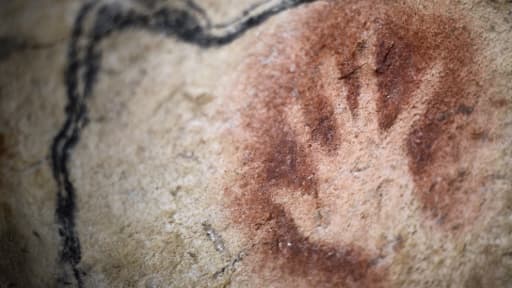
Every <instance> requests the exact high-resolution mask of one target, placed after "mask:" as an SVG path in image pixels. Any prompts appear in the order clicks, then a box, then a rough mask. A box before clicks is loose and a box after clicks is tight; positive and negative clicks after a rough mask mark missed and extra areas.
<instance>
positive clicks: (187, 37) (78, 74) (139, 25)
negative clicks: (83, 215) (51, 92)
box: [50, 0, 316, 287]
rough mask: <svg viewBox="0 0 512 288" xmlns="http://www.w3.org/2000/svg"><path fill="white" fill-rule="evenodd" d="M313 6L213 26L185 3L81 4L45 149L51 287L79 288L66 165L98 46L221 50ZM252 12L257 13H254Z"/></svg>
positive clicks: (289, 1)
mask: <svg viewBox="0 0 512 288" xmlns="http://www.w3.org/2000/svg"><path fill="white" fill-rule="evenodd" d="M313 1H316V0H281V1H280V2H278V3H277V4H275V5H270V6H269V7H266V6H265V8H264V9H262V8H261V7H263V6H264V5H266V4H267V3H270V2H271V1H264V2H261V3H259V4H255V5H253V6H252V7H249V9H246V10H244V11H243V12H242V15H241V16H240V17H237V18H235V19H234V20H232V21H228V22H225V23H224V24H216V25H212V24H211V21H210V19H209V17H208V16H207V13H206V12H205V11H204V10H203V9H202V8H201V7H200V6H199V5H197V4H196V3H195V2H193V1H192V0H187V2H186V3H187V7H188V9H182V8H181V9H180V8H173V7H164V8H160V9H157V10H155V11H153V12H150V13H141V12H138V11H136V10H133V9H131V8H123V7H122V6H121V5H120V4H118V3H111V4H103V5H101V6H99V5H98V4H97V3H98V2H97V1H91V2H88V3H85V4H84V5H83V6H82V7H81V9H80V10H79V12H78V14H77V16H76V18H75V22H74V25H73V30H72V35H71V40H70V43H69V46H68V55H67V69H66V73H65V86H66V95H67V101H68V103H67V105H66V109H65V114H66V119H65V121H64V124H63V125H62V127H61V128H60V130H59V132H58V133H57V135H56V136H55V138H54V139H53V142H52V145H51V148H50V149H51V160H52V161H51V165H52V167H51V168H52V171H53V177H54V179H55V182H56V184H57V207H56V211H55V214H56V218H57V223H58V225H59V230H58V231H59V236H60V238H61V241H62V247H61V249H60V251H59V261H60V265H62V267H61V268H62V271H61V275H60V276H59V277H58V279H57V285H59V286H67V285H73V284H75V285H76V286H77V287H83V286H84V282H83V276H84V273H83V271H81V269H80V267H79V264H80V261H81V257H82V254H81V247H80V240H79V237H78V234H77V231H76V227H75V224H76V223H75V216H76V211H77V204H76V189H75V187H74V185H73V182H72V180H71V178H70V169H69V166H68V165H69V161H70V157H71V152H72V150H73V148H74V147H75V146H76V144H78V142H79V140H80V135H81V130H82V129H83V128H84V127H85V125H86V124H87V98H89V97H90V95H91V94H92V92H93V88H94V84H95V83H96V80H97V77H98V74H99V71H100V67H101V51H100V49H99V44H100V42H101V41H102V40H103V39H105V38H106V37H108V36H109V35H111V34H112V33H114V32H116V31H122V30H126V29H128V28H131V29H142V30H145V31H148V32H152V33H158V34H163V35H165V36H168V37H173V38H176V39H178V40H180V41H183V42H187V43H190V44H194V45H197V46H199V47H203V48H208V47H213V46H222V45H225V44H228V43H230V42H232V41H234V40H236V39H237V38H238V37H240V36H241V35H243V34H244V33H245V32H246V31H248V30H249V29H251V28H253V27H255V26H257V25H259V24H261V23H263V22H264V21H265V20H267V19H268V18H270V17H272V16H273V15H276V14H278V13H280V12H282V11H284V10H286V9H289V8H292V7H295V6H298V5H302V4H304V3H309V2H313ZM272 3H273V2H272ZM97 6H99V7H97ZM256 10H261V11H257V13H255V12H254V11H256ZM93 11H94V12H95V14H94V16H93V17H94V22H93V25H92V30H88V31H85V22H86V19H87V17H89V15H92V13H93ZM83 42H85V44H84V43H83ZM70 274H71V275H72V279H70Z"/></svg>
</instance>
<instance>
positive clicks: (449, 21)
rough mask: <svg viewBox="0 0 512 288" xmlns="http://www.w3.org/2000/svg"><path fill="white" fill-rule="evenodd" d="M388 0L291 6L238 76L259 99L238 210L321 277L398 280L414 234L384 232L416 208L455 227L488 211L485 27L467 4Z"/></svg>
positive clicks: (241, 87) (255, 232) (261, 238)
mask: <svg viewBox="0 0 512 288" xmlns="http://www.w3.org/2000/svg"><path fill="white" fill-rule="evenodd" d="M382 2H383V1H338V2H336V1H332V2H320V3H315V4H312V5H309V6H307V7H303V8H299V9H296V10H295V11H291V12H289V13H290V15H289V16H288V17H289V18H291V19H292V20H287V21H284V22H287V25H283V27H280V28H277V29H276V31H273V32H271V33H266V34H264V36H262V37H261V43H260V44H259V45H255V46H257V47H255V48H254V51H253V52H252V53H250V55H251V56H250V59H249V60H248V61H247V63H246V64H245V66H244V67H243V68H242V69H241V71H242V72H241V73H240V76H239V79H238V80H237V82H236V85H234V86H235V87H234V89H233V91H234V92H233V94H234V97H235V98H234V99H236V100H237V101H240V102H243V101H246V102H244V103H245V104H243V105H241V108H240V115H241V120H240V123H239V125H238V126H237V127H236V128H234V129H233V131H232V134H231V136H232V137H233V139H235V140H234V142H235V144H236V147H238V149H237V167H236V170H237V175H238V176H237V177H236V181H235V183H232V182H230V183H229V184H228V185H227V188H226V191H227V193H226V195H227V196H228V198H229V199H230V200H229V210H230V215H231V218H232V219H233V222H234V223H236V224H237V225H238V227H240V229H241V230H242V231H244V232H245V233H247V236H248V238H249V239H252V241H253V243H254V247H253V248H252V250H253V254H255V255H257V256H258V257H259V258H254V259H259V261H260V262H258V261H257V260H255V261H256V262H257V263H260V264H258V265H260V266H262V267H264V266H268V265H271V266H272V265H274V266H272V267H274V268H272V269H277V268H275V267H278V269H277V270H278V271H281V272H282V273H285V274H286V275H291V276H292V277H295V278H304V279H306V280H307V281H310V282H311V283H315V285H317V286H316V287H322V286H327V287H331V286H334V287H345V286H348V287H352V286H356V287H368V286H369V287H380V286H386V283H387V280H386V275H387V270H388V269H387V267H388V265H389V263H390V261H391V260H390V255H391V254H393V253H394V252H396V251H397V250H399V249H400V247H401V246H402V245H404V243H403V242H404V239H402V237H401V235H399V234H397V235H395V236H393V237H391V236H389V235H387V236H386V237H388V238H386V239H387V240H386V239H385V240H382V237H381V236H379V235H377V234H378V233H377V232H376V231H383V230H386V231H388V230H389V231H391V230H393V229H394V228H395V227H397V226H400V225H407V221H406V220H405V219H406V218H407V219H410V217H411V215H419V217H417V218H419V219H421V225H431V227H434V230H435V231H437V232H436V233H446V235H452V236H453V235H458V234H460V233H464V231H467V230H468V229H470V226H471V223H472V222H473V221H474V220H475V219H477V218H478V216H479V205H480V200H481V199H480V197H479V196H478V187H479V185H482V181H483V179H481V178H482V177H480V176H479V175H478V171H473V170H474V169H473V170H472V163H473V162H474V161H475V160H474V159H475V158H474V157H475V155H476V154H477V152H478V149H477V146H478V145H477V143H478V142H479V141H480V140H481V138H482V137H485V136H484V135H485V129H483V128H482V127H481V126H478V125H476V124H475V123H477V122H478V121H476V120H475V118H478V115H477V113H476V112H477V111H476V110H477V109H478V107H477V106H478V105H477V104H478V102H477V101H478V100H479V97H482V96H481V95H482V94H483V89H484V88H483V86H482V85H481V84H480V83H479V79H480V76H481V72H480V70H479V69H478V68H479V66H478V64H477V59H479V58H478V56H479V55H478V49H477V45H476V41H475V40H474V39H473V36H472V35H473V34H472V32H471V31H470V30H469V29H468V28H467V26H466V25H465V23H464V20H463V19H459V18H456V17H455V16H453V17H452V16H451V17H448V16H443V15H441V14H436V13H431V12H423V11H420V10H417V9H415V8H412V7H407V6H398V5H396V6H395V5H392V4H389V3H388V4H386V5H384V4H383V3H382ZM411 207H417V209H416V210H414V211H416V212H414V211H412V210H413V209H412V208H411ZM414 213H416V214H414ZM414 217H416V216H414ZM404 223H405V224H404ZM263 263H267V264H263ZM269 263H272V264H269ZM258 265H255V266H258ZM311 283H310V284H311Z"/></svg>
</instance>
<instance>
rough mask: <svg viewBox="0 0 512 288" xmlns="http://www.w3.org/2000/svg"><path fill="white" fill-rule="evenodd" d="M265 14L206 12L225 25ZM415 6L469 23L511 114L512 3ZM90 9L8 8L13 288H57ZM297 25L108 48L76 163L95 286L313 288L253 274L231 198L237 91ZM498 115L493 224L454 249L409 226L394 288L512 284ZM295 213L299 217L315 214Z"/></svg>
mask: <svg viewBox="0 0 512 288" xmlns="http://www.w3.org/2000/svg"><path fill="white" fill-rule="evenodd" d="M43 2H44V3H43ZM175 2H176V1H168V2H166V3H163V2H162V4H159V5H177V4H176V3H175ZM255 2H256V1H253V0H245V1H234V0H226V1H210V0H205V1H198V4H200V5H201V6H202V7H204V8H205V10H206V11H207V13H208V14H209V15H211V18H212V20H213V22H215V23H219V22H223V21H225V20H226V19H232V18H234V17H236V16H238V15H239V14H240V13H241V11H243V9H245V8H246V7H248V6H249V5H251V4H253V3H255ZM406 2H410V3H411V5H413V6H414V5H419V6H425V7H424V9H427V10H428V9H432V7H436V5H439V6H441V7H444V6H447V9H446V10H443V9H439V10H441V12H443V13H446V14H450V13H454V11H455V12H457V14H462V15H465V16H467V17H468V18H469V19H470V22H471V23H472V25H473V27H471V28H472V29H474V31H476V32H475V33H476V35H478V37H479V38H480V39H481V41H480V42H481V43H482V47H481V49H482V50H481V53H482V55H484V57H485V59H487V60H488V62H487V64H486V65H487V67H486V71H488V74H486V75H485V76H486V79H485V81H490V82H492V83H493V85H492V87H491V91H490V94H492V95H494V96H496V98H505V99H506V100H507V101H509V102H510V101H512V81H511V80H512V28H511V27H512V4H511V3H510V2H509V1H476V0H475V1H470V0H465V1H462V0H461V1H433V2H432V3H430V2H428V3H426V2H425V1H413V0H411V1H406ZM445 2H450V5H445ZM82 3H83V2H81V1H57V0H54V1H50V0H47V1H31V0H26V1H12V2H5V3H2V4H0V19H2V20H0V22H1V23H2V25H0V40H1V42H0V52H1V54H0V75H1V76H0V119H1V121H0V161H1V166H0V169H1V174H0V287H3V286H6V287H9V286H8V285H11V284H15V285H16V286H15V287H55V285H56V282H55V281H56V277H57V275H58V274H59V269H61V268H60V266H59V264H58V249H59V245H60V239H59V236H58V232H57V225H56V217H55V204H56V194H55V193H56V186H55V183H54V180H53V178H52V171H51V168H50V160H49V147H50V145H51V141H52V139H53V137H54V136H55V134H56V133H57V131H58V130H59V129H60V127H61V125H62V123H63V121H64V117H65V116H64V107H65V104H66V95H65V87H64V79H63V75H64V73H65V65H66V53H67V44H68V41H69V34H70V31H71V27H72V23H73V20H74V17H75V15H76V13H77V11H78V9H79V7H80V6H81V4H82ZM169 3H170V4H169ZM298 9H305V8H298ZM289 12H290V11H287V12H284V13H281V14H279V15H277V16H275V17H273V18H271V19H270V20H268V21H267V22H265V23H263V24H262V25H260V26H258V27H256V28H255V29H252V30H250V31H248V32H247V33H246V34H245V35H243V36H242V37H241V38H239V39H237V40H236V41H234V42H233V43H232V44H229V45H227V46H223V47H220V48H210V49H205V50H203V49H200V48H198V47H196V46H194V45H191V44H185V43H182V42H179V41H177V40H175V39H173V38H172V37H165V36H162V35H156V34H149V33H147V32H144V31H132V30H127V31H123V32H120V33H117V34H115V35H114V36H112V37H109V38H107V39H106V40H104V42H103V43H102V44H101V48H102V51H103V60H102V70H101V72H100V75H99V78H98V79H99V80H98V82H97V84H96V85H95V88H94V92H93V96H92V97H91V98H90V99H89V102H88V107H89V118H90V122H89V124H88V125H87V126H86V127H85V128H84V129H83V130H82V134H81V139H80V142H79V144H78V145H77V146H76V148H75V149H74V150H73V152H72V156H71V161H70V164H69V167H70V170H71V176H72V180H73V183H74V185H75V187H76V189H77V205H78V211H77V218H76V221H77V233H78V236H79V237H80V241H81V246H82V261H81V263H80V265H79V267H80V268H81V270H82V271H84V272H85V273H86V276H85V277H84V286H85V287H228V286H229V287H270V286H272V285H271V284H272V283H271V282H270V281H272V280H273V278H271V277H274V276H275V277H277V278H276V279H274V280H275V282H274V284H275V285H276V286H279V285H281V286H286V285H284V284H288V285H290V286H291V285H299V286H300V285H302V284H304V283H302V282H300V281H299V280H294V279H289V282H282V281H281V282H279V281H278V279H280V278H281V276H282V278H283V279H287V278H286V275H270V276H268V275H264V276H268V278H264V277H263V278H262V277H261V275H260V274H257V273H253V271H252V270H251V266H250V262H249V261H251V259H253V258H251V257H252V256H251V252H252V250H251V247H252V246H251V245H253V244H254V243H253V242H252V241H253V240H254V239H247V238H246V237H245V236H244V234H243V233H241V232H240V227H238V226H237V225H235V224H233V222H234V221H233V219H232V218H231V217H232V214H230V213H229V211H228V210H227V208H226V206H227V205H229V203H227V202H226V201H227V200H226V195H225V188H226V183H230V182H229V180H230V179H234V178H230V177H235V176H236V175H234V174H236V172H237V171H234V170H233V166H232V164H233V162H232V161H233V159H232V158H233V157H232V156H233V155H236V149H237V147H233V146H231V145H232V144H233V143H234V142H236V141H234V140H233V139H230V138H226V131H229V130H230V129H232V128H233V127H236V126H237V125H240V123H239V122H237V121H238V120H239V118H240V115H239V114H237V113H240V112H239V108H240V106H241V105H242V104H243V103H240V101H241V99H233V98H232V90H233V89H234V85H235V84H236V83H237V81H239V79H240V78H243V76H244V74H241V73H243V72H244V66H243V65H244V63H246V62H245V61H247V59H249V58H250V57H252V56H254V55H255V54H257V51H258V48H259V47H261V45H263V44H265V43H263V42H264V39H262V35H268V34H272V33H273V32H274V31H278V28H277V27H280V25H281V26H282V25H286V24H287V23H291V22H292V21H299V22H300V19H292V17H291V16H290V13H289ZM6 47H7V48H6ZM291 113H293V111H292V112H291ZM492 116H493V117H495V119H496V121H497V123H498V124H497V126H496V127H495V130H493V131H491V132H490V133H491V134H492V137H493V138H494V139H495V142H494V143H495V144H494V145H493V146H489V147H488V148H487V149H484V150H483V152H482V154H480V156H479V157H480V158H479V159H481V161H480V162H479V165H480V167H481V168H479V169H488V171H489V174H493V175H494V178H493V179H492V185H490V186H489V187H488V188H487V190H486V191H485V193H486V194H487V195H489V196H488V197H487V198H486V199H487V201H486V202H485V211H491V212H489V213H485V214H483V215H482V217H480V218H478V221H477V222H476V223H477V224H476V228H474V229H472V230H471V231H470V232H467V234H464V235H462V236H460V237H458V238H457V239H456V240H453V239H447V238H446V237H445V236H444V234H439V233H435V232H432V231H430V230H428V229H426V230H425V229H423V228H421V227H417V226H415V224H414V221H413V220H414V219H413V220H411V219H412V218H407V219H403V220H404V221H403V226H404V227H401V229H402V230H404V232H403V234H404V238H405V237H406V241H405V244H404V247H403V248H402V249H401V250H400V253H398V254H397V255H396V256H395V258H394V260H393V263H392V265H391V268H390V275H391V276H390V279H391V282H392V284H391V287H470V288H473V287H475V288H476V287H510V285H512V272H511V271H512V236H511V235H512V193H511V189H512V183H511V181H512V175H510V174H511V173H512V172H510V170H511V169H510V167H511V165H512V164H511V160H512V150H511V149H512V148H511V147H512V145H511V144H512V143H511V141H512V130H511V125H510V123H512V122H511V121H512V119H511V117H512V113H511V108H510V106H507V108H506V109H505V110H499V111H498V110H497V111H496V115H492ZM235 136H236V135H235ZM324 168H325V167H324ZM496 171H499V172H500V173H495V172H496ZM491 172H492V173H491ZM370 177H371V175H370ZM348 200H354V199H353V198H351V199H348ZM278 201H285V202H286V201H287V200H286V199H284V198H283V199H281V200H278ZM354 201H355V200H354ZM412 205H417V204H412ZM409 208H410V207H409ZM356 210H357V209H356ZM356 212H358V211H356ZM295 213H297V215H295V217H296V218H297V219H300V217H301V216H304V214H302V215H301V213H300V211H299V212H297V211H295ZM346 213H347V216H350V213H348V212H346ZM385 213H390V214H392V213H393V211H392V210H389V211H385ZM394 216H396V215H394ZM410 217H413V216H410ZM369 219H372V221H373V220H375V221H376V222H372V224H373V225H369V227H371V228H372V231H370V232H369V233H373V234H375V235H377V234H378V233H377V231H379V229H382V230H384V229H394V228H393V227H387V226H386V225H388V226H390V224H389V223H386V221H383V220H382V219H379V218H378V217H375V216H374V215H370V217H369ZM338 220H339V219H338ZM307 221H308V220H307V219H306V220H304V222H303V226H302V227H306V228H307V227H308V225H310V224H308V223H307ZM400 222H401V221H400V219H399V218H397V219H394V222H393V223H400ZM411 223H413V224H411ZM409 224H411V225H409ZM349 231H351V232H355V233H360V234H357V235H358V236H357V237H356V236H354V235H348V234H347V235H344V237H345V238H343V237H342V238H336V237H335V235H334V236H333V235H332V233H331V232H332V231H331V232H329V231H327V232H326V235H327V236H329V237H331V238H335V240H340V239H342V240H350V241H353V240H357V238H359V237H364V233H363V234H361V233H362V232H360V231H352V230H349ZM329 233H331V234H329ZM324 236H325V235H324ZM327 236H326V237H327ZM375 238H377V237H375ZM363 240H364V239H363ZM383 241H384V240H383ZM384 242H385V241H384ZM376 243H377V242H375V241H374V242H371V243H369V244H368V245H378V244H379V243H377V244H376ZM386 243H387V242H386ZM284 281H286V280H284ZM283 283H284V284H283Z"/></svg>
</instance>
